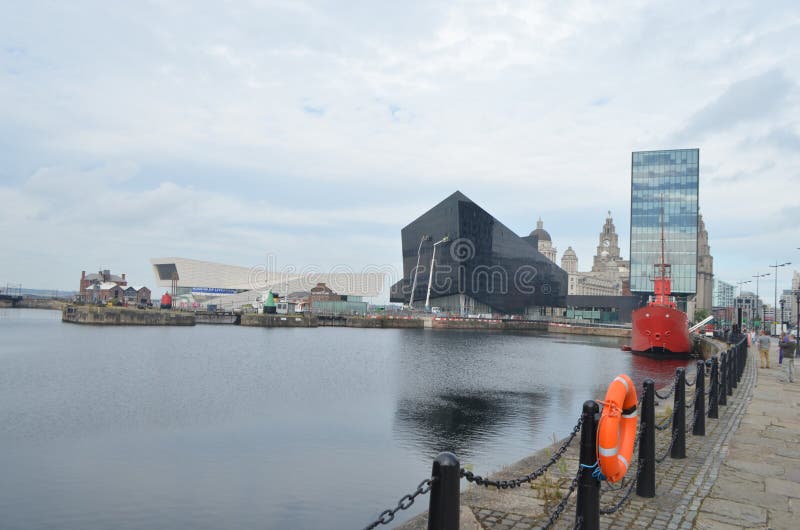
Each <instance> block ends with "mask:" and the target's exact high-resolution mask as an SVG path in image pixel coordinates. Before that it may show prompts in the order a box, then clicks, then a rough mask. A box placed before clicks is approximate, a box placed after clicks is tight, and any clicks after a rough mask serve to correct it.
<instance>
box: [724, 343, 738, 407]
mask: <svg viewBox="0 0 800 530" xmlns="http://www.w3.org/2000/svg"><path fill="white" fill-rule="evenodd" d="M735 365H736V348H735V347H732V348H731V349H729V350H728V366H727V372H728V373H727V376H728V381H727V382H726V383H725V389H726V390H727V391H728V395H729V396H732V395H733V380H734V379H735V378H734V377H733V368H734V366H735Z"/></svg>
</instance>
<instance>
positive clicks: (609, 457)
mask: <svg viewBox="0 0 800 530" xmlns="http://www.w3.org/2000/svg"><path fill="white" fill-rule="evenodd" d="M638 403H639V400H638V398H637V396H636V387H635V386H634V384H633V381H631V378H630V377H628V376H627V375H625V374H621V375H618V376H617V377H615V378H614V380H613V381H611V384H610V385H609V386H608V392H606V399H605V402H604V404H603V413H602V414H601V415H600V425H599V426H598V427H597V461H598V462H599V463H600V471H602V472H603V475H605V477H606V480H608V481H609V482H617V481H619V480H622V477H624V476H625V473H626V472H627V471H628V466H630V463H631V457H632V456H633V444H634V442H635V441H636V425H637V423H638V421H639V414H638V412H637V410H636V409H637V405H638Z"/></svg>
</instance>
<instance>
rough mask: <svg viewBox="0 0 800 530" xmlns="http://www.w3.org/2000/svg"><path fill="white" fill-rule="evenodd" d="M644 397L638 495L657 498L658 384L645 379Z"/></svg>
mask: <svg viewBox="0 0 800 530" xmlns="http://www.w3.org/2000/svg"><path fill="white" fill-rule="evenodd" d="M642 387H643V389H644V390H643V391H644V397H643V398H642V411H641V416H640V418H639V421H641V422H642V439H641V440H639V481H638V482H637V483H636V495H638V496H639V497H648V498H652V497H655V496H656V407H655V401H656V383H655V381H653V380H652V379H645V380H644V383H643V384H642Z"/></svg>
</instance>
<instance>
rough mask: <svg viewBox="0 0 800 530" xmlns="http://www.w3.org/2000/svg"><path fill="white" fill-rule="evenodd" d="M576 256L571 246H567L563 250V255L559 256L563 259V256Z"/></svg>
mask: <svg viewBox="0 0 800 530" xmlns="http://www.w3.org/2000/svg"><path fill="white" fill-rule="evenodd" d="M545 233H547V232H545ZM577 257H578V255H577V254H575V251H574V250H572V247H567V250H565V251H564V255H563V256H561V259H564V258H577Z"/></svg>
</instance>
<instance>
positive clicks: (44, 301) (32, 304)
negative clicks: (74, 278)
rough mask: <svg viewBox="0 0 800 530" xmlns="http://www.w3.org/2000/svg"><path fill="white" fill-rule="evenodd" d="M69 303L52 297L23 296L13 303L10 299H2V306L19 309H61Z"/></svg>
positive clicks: (0, 302) (0, 304)
mask: <svg viewBox="0 0 800 530" xmlns="http://www.w3.org/2000/svg"><path fill="white" fill-rule="evenodd" d="M66 305H67V302H65V301H63V300H53V299H50V298H23V299H22V300H20V301H18V302H15V303H12V302H11V301H10V300H0V307H14V308H17V309H57V310H58V311H61V310H63V309H64V307H65V306H66Z"/></svg>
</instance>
